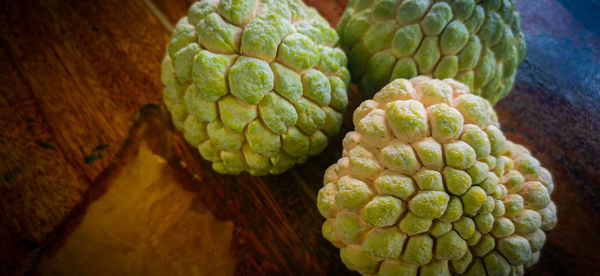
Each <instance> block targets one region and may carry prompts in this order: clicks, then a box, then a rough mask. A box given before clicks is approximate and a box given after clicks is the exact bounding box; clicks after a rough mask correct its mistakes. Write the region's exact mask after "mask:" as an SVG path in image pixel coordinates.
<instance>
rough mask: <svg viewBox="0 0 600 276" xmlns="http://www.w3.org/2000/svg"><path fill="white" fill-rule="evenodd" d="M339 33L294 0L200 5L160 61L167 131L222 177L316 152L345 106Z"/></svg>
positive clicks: (274, 167) (259, 171)
mask: <svg viewBox="0 0 600 276" xmlns="http://www.w3.org/2000/svg"><path fill="white" fill-rule="evenodd" d="M337 43H338V35H337V33H336V32H335V30H334V29H333V28H331V27H330V26H329V23H327V21H325V19H323V18H322V17H321V16H320V15H319V14H318V12H317V11H316V10H315V9H312V8H308V7H306V6H305V5H304V3H302V1H301V0H221V1H218V0H202V1H199V2H196V3H194V4H192V6H191V7H190V9H189V13H188V16H187V17H183V18H182V19H181V20H180V21H179V22H178V23H177V25H176V26H175V29H174V31H173V34H172V36H171V40H170V42H169V45H168V47H167V54H166V56H165V58H164V60H163V62H162V81H163V83H164V84H165V86H166V88H165V90H164V93H163V97H164V101H165V103H166V105H167V107H168V109H169V111H170V112H171V115H172V119H173V122H174V125H175V126H176V128H177V129H179V130H181V132H182V133H183V134H184V137H185V139H186V140H187V141H188V142H189V143H190V144H192V145H193V146H195V147H197V148H198V150H199V151H200V154H201V155H202V157H203V158H205V159H206V160H209V161H211V162H212V166H213V169H214V170H216V171H217V172H219V173H223V174H238V173H241V172H243V171H247V172H249V173H251V174H253V175H263V174H268V173H271V174H278V173H282V172H283V171H285V170H287V169H288V168H290V167H291V166H293V165H294V164H296V163H302V162H304V161H305V160H306V159H307V157H308V156H310V155H317V154H318V153H320V152H321V151H322V150H323V149H324V148H325V147H326V145H327V143H328V137H331V136H333V135H335V134H336V133H337V132H338V130H339V127H340V125H341V123H342V113H343V110H344V108H345V107H346V105H347V104H348V98H347V87H348V83H349V81H350V73H349V71H348V70H347V69H346V64H347V59H346V55H345V53H344V52H343V51H342V50H341V49H339V48H335V45H336V44H337Z"/></svg>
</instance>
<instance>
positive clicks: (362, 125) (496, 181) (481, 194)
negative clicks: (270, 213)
mask: <svg viewBox="0 0 600 276" xmlns="http://www.w3.org/2000/svg"><path fill="white" fill-rule="evenodd" d="M423 90H426V91H423ZM467 103H468V104H467ZM353 121H354V125H355V131H352V132H349V133H348V134H347V135H346V137H345V138H344V140H343V147H344V149H343V156H342V158H341V159H339V161H338V162H337V163H336V164H333V165H332V166H330V167H329V168H328V169H327V171H326V172H325V177H324V185H325V186H324V187H323V188H322V189H321V190H320V191H319V194H318V197H317V207H318V209H319V211H320V212H321V214H322V215H323V216H324V217H325V218H326V219H327V220H326V221H325V223H324V224H323V236H324V237H325V238H326V239H328V240H329V241H330V242H331V243H332V244H333V245H335V246H336V247H338V248H340V252H341V258H342V261H343V262H344V264H346V266H347V267H348V268H349V269H350V270H355V271H358V272H360V273H361V274H365V275H417V274H418V273H420V275H450V274H466V275H485V274H486V273H487V274H489V275H522V274H523V271H524V268H527V267H529V266H531V265H533V264H535V263H536V262H537V260H538V259H539V256H540V250H541V249H542V247H543V245H544V242H545V240H546V234H545V233H544V231H548V230H551V229H552V228H553V227H554V226H555V225H556V221H557V220H556V206H555V205H554V203H552V201H551V199H550V194H551V193H552V190H553V189H554V184H553V182H552V177H551V175H550V173H549V172H548V171H547V170H546V169H544V168H542V167H540V164H539V162H538V161H537V159H535V158H534V157H532V156H531V155H530V153H529V152H528V151H527V150H526V149H525V148H523V147H522V146H520V145H516V144H513V143H512V142H510V141H508V140H506V138H505V137H504V135H503V134H502V131H501V130H500V129H499V128H498V127H499V126H498V120H497V117H496V114H495V112H494V110H493V109H492V108H491V106H490V104H489V103H488V102H487V101H486V100H485V99H483V98H481V97H479V96H475V95H472V94H469V89H468V87H467V86H466V85H463V84H461V83H459V82H457V81H454V80H452V79H445V80H437V79H431V78H429V77H424V76H420V77H416V78H413V79H410V80H406V79H397V80H394V81H393V82H391V83H390V84H388V85H387V86H385V87H384V88H383V89H382V90H381V91H380V92H379V93H377V94H375V96H374V98H373V100H367V101H365V102H363V103H362V104H361V105H360V106H359V107H358V108H357V109H356V111H355V112H354V116H353Z"/></svg>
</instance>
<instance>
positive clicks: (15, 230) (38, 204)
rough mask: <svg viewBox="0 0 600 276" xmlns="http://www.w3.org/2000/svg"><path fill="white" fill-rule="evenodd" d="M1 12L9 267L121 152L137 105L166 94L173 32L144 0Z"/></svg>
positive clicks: (1, 8) (0, 216)
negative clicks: (163, 68)
mask: <svg viewBox="0 0 600 276" xmlns="http://www.w3.org/2000/svg"><path fill="white" fill-rule="evenodd" d="M0 20H1V22H2V23H1V24H0V28H1V29H0V30H1V40H0V41H1V47H2V49H1V51H2V52H1V53H0V54H1V55H2V57H1V59H2V60H3V61H6V62H3V63H2V64H3V66H2V71H3V73H6V74H2V79H3V88H2V92H3V93H2V96H1V97H2V107H4V108H3V109H2V114H3V115H2V120H1V121H2V126H3V128H2V130H3V133H4V134H3V136H4V137H3V139H2V148H1V149H0V152H1V154H2V160H3V161H2V164H3V165H2V167H1V168H0V170H1V171H0V173H2V175H3V176H4V177H3V179H2V180H1V181H2V182H1V183H0V187H1V188H0V189H1V191H2V192H3V193H2V199H1V202H2V212H1V213H0V220H1V221H2V222H3V225H2V226H3V227H2V230H0V231H1V232H2V234H3V236H2V239H1V240H2V241H6V243H8V245H3V249H6V247H9V248H10V250H8V249H7V250H2V251H1V252H2V253H1V254H2V258H3V259H4V260H6V261H3V262H1V264H0V271H11V270H13V269H15V268H16V267H17V266H18V265H19V263H21V262H23V261H25V260H26V259H27V258H26V257H24V256H27V255H28V253H30V252H32V251H34V250H35V249H36V248H37V247H38V246H39V245H40V244H41V243H43V242H45V241H47V240H48V238H49V237H50V236H51V235H52V234H53V232H54V230H55V229H57V227H58V226H59V225H61V224H62V223H63V221H64V220H65V218H66V217H67V216H68V214H69V213H70V211H71V210H73V208H74V207H76V206H77V205H78V204H79V203H80V202H81V199H82V194H83V193H85V191H86V190H87V189H88V187H89V186H90V184H91V183H92V181H93V180H94V179H95V178H96V177H97V176H98V175H99V174H100V172H102V171H103V170H104V169H105V168H106V167H107V166H108V165H109V164H111V163H112V162H114V161H115V154H116V152H118V150H119V148H120V147H121V145H122V143H123V140H124V139H125V137H126V133H127V130H128V129H129V127H130V125H131V122H132V119H133V115H134V114H135V112H136V111H137V109H138V108H139V107H140V106H141V105H142V104H143V103H147V102H150V101H159V100H160V94H161V93H160V91H161V89H162V87H161V84H160V80H159V78H158V77H157V76H158V75H159V72H160V60H161V58H162V53H163V51H164V45H165V44H166V41H167V39H168V32H166V30H165V29H164V28H163V27H162V26H161V25H160V24H159V23H158V21H157V20H156V18H155V17H154V16H153V15H152V14H151V13H150V12H149V11H148V9H147V8H146V6H145V5H143V4H142V3H141V2H139V1H96V2H92V1H52V0H47V1H46V0H43V1H27V3H25V2H22V1H21V2H19V1H10V3H9V2H5V1H2V2H1V3H0ZM4 234H6V235H4Z"/></svg>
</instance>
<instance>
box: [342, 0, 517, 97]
mask: <svg viewBox="0 0 600 276" xmlns="http://www.w3.org/2000/svg"><path fill="white" fill-rule="evenodd" d="M519 24H520V19H519V14H518V13H517V12H516V11H515V4H514V0H489V1H481V0H438V1H433V0H350V1H349V2H348V5H347V7H346V10H345V11H344V13H343V15H342V18H341V19H340V21H339V23H338V25H337V32H338V34H339V35H340V44H341V46H342V48H343V49H344V50H345V51H346V53H348V59H349V69H350V72H351V73H352V78H353V79H354V81H355V82H357V83H358V84H359V90H360V92H361V93H362V94H363V96H364V97H365V98H366V99H369V98H371V97H372V96H373V94H375V92H377V91H379V89H381V88H382V87H383V86H384V85H386V84H387V83H388V82H390V81H392V80H394V79H397V78H412V77H415V76H417V75H428V76H431V77H435V78H437V79H445V78H454V79H456V80H458V81H460V82H462V83H465V84H467V85H468V86H469V88H470V91H471V93H472V94H476V95H480V96H482V97H484V98H486V99H487V100H489V101H490V102H491V103H492V104H495V103H496V102H497V101H499V100H500V99H502V98H503V97H504V96H506V95H507V94H508V93H509V92H510V90H511V88H512V86H513V82H514V76H515V71H516V68H517V66H518V65H519V64H520V63H521V62H522V60H523V57H524V55H525V38H524V37H523V34H522V33H521V30H520V26H519Z"/></svg>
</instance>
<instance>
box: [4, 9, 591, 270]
mask: <svg viewBox="0 0 600 276" xmlns="http://www.w3.org/2000/svg"><path fill="white" fill-rule="evenodd" d="M192 2H193V1H192V0H179V1H166V0H127V1H117V0H104V1H74V0H64V1H58V0H31V1H26V2H25V1H0V3H1V4H0V9H1V10H0V22H1V23H0V30H1V33H0V38H1V40H0V60H1V64H2V65H1V66H0V70H1V71H0V81H1V82H2V87H1V88H0V89H1V91H2V93H1V94H0V129H1V130H2V136H1V138H0V175H1V177H0V195H1V196H0V258H1V259H2V261H1V262H0V274H7V273H13V274H27V273H34V274H54V273H59V272H61V273H62V274H67V275H68V274H73V275H76V274H78V273H80V274H81V273H92V272H95V273H100V272H104V273H113V274H123V273H127V274H161V273H162V274H164V273H167V272H174V273H175V272H177V273H181V274H191V273H192V272H197V273H200V274H201V273H203V272H204V273H216V272H222V273H233V272H236V273H242V274H244V273H245V274H250V273H254V274H308V273H315V274H334V275H337V274H344V273H348V272H347V270H346V269H345V268H344V266H343V264H341V262H340V261H339V257H338V252H337V250H336V249H335V248H334V247H333V246H331V245H330V244H329V243H328V242H327V241H326V240H325V239H323V238H322V237H321V235H320V225H321V223H322V221H323V219H322V218H321V216H320V214H319V213H318V211H317V210H316V208H315V195H316V192H317V191H318V189H319V188H320V187H321V185H322V184H321V181H322V172H323V171H324V169H325V168H326V167H327V166H328V165H329V164H331V163H333V162H335V160H337V158H338V156H339V155H340V150H341V146H340V140H341V137H342V135H340V136H338V137H337V138H335V139H333V141H332V142H331V143H330V146H329V147H328V148H327V149H326V151H325V152H324V153H323V154H322V155H320V156H318V157H314V158H311V159H309V161H308V162H307V163H306V164H304V165H300V166H297V167H295V168H294V169H293V170H290V171H288V172H286V173H284V174H282V175H278V176H264V177H252V176H249V175H247V174H242V175H240V176H235V177H234V176H222V175H218V174H216V173H214V172H213V171H212V170H211V169H210V166H209V164H208V163H206V162H204V161H202V160H201V158H200V157H199V156H198V154H197V153H196V152H195V151H194V150H193V149H191V148H190V147H189V146H187V145H186V144H185V143H184V142H183V141H182V139H181V137H180V136H179V135H178V134H177V133H176V134H175V135H172V133H171V131H170V130H169V129H168V126H169V124H168V123H167V121H166V119H165V113H164V108H163V107H161V106H160V105H146V104H147V103H151V102H157V103H158V102H160V101H161V91H162V88H163V86H162V84H161V83H160V78H159V76H160V61H161V59H162V56H163V53H164V47H165V45H166V44H167V41H168V38H169V31H168V29H167V27H166V26H168V25H169V24H171V25H172V24H174V23H175V22H176V21H177V19H178V18H179V17H181V16H183V15H184V14H185V13H186V10H187V7H188V6H189V5H190V4H191V3H192ZM305 2H306V3H307V4H309V5H313V6H315V7H317V8H318V9H319V11H320V12H321V13H322V14H323V15H324V16H325V17H326V18H327V19H328V20H329V21H330V22H332V23H335V22H337V20H338V19H339V17H340V15H341V13H342V11H343V7H344V5H345V2H346V1H344V0H339V1H323V0H310V1H309V0H307V1H305ZM562 2H564V4H561V3H559V1H556V0H541V1H524V0H520V1H517V8H518V9H519V11H520V13H521V24H522V29H523V31H524V33H525V34H526V38H527V45H528V52H527V56H526V58H525V61H524V62H523V64H522V65H521V66H520V67H519V75H518V77H517V84H516V85H515V88H514V90H513V91H512V93H511V94H510V95H509V96H508V97H507V98H506V99H505V100H503V101H501V102H500V103H499V104H498V105H497V112H498V114H499V117H500V121H501V124H502V127H503V129H504V131H505V132H506V135H507V136H508V138H509V139H512V140H513V141H515V142H518V143H521V144H524V145H526V146H527V147H529V148H530V149H531V151H532V153H533V154H534V156H536V157H537V158H538V159H539V160H540V161H541V162H542V164H543V165H544V166H545V167H546V168H548V169H549V170H550V171H551V172H552V173H553V175H554V179H555V183H556V184H557V185H556V189H555V192H554V193H553V195H552V198H553V200H554V201H555V202H556V203H557V205H558V213H559V214H558V215H559V224H558V226H557V228H556V229H554V230H553V231H552V232H550V233H549V235H548V241H547V243H546V245H545V247H544V250H543V251H542V252H543V253H542V257H541V260H540V262H539V263H538V264H537V265H536V266H535V267H534V268H533V269H531V270H530V271H529V272H530V273H531V274H541V275H552V274H554V275H564V274H573V275H575V274H577V275H583V274H595V273H598V271H600V254H599V253H598V248H600V234H599V233H598V232H599V231H598V230H600V223H599V222H598V221H600V172H599V170H600V165H599V164H600V161H598V160H599V159H598V158H599V156H600V120H598V119H599V118H600V116H599V115H598V114H599V112H600V107H599V105H598V101H599V100H600V94H599V93H600V46H599V45H600V29H599V27H598V26H597V25H596V23H595V22H597V21H598V20H600V18H598V17H600V16H599V15H598V14H597V13H596V14H593V13H594V12H591V11H597V10H598V8H600V7H598V4H597V3H596V2H594V1H589V2H584V1H583V0H580V1H562ZM557 22H560V23H558V24H557ZM359 101H360V99H359V96H358V94H357V93H356V91H353V92H352V94H351V106H350V108H349V109H348V111H347V112H346V114H345V115H346V120H345V123H344V125H343V131H342V133H344V132H345V131H348V130H350V128H351V125H350V120H348V116H349V115H350V113H351V111H352V107H353V106H356V105H357V104H358V102H359ZM142 106H144V107H143V108H142ZM140 108H141V109H140ZM136 118H137V120H136ZM172 145H174V146H172ZM142 172H143V173H142ZM146 172H147V173H146ZM78 241H79V243H78ZM81 241H85V242H86V243H85V245H81Z"/></svg>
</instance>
